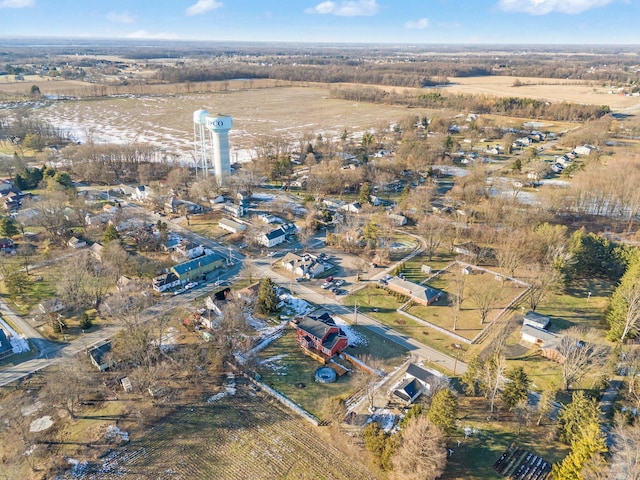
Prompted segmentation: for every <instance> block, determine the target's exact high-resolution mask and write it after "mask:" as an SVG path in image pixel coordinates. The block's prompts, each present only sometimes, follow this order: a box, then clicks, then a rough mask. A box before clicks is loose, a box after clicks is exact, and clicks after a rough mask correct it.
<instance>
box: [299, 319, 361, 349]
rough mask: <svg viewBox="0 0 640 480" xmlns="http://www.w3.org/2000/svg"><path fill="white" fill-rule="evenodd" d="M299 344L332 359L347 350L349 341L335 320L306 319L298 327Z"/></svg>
mask: <svg viewBox="0 0 640 480" xmlns="http://www.w3.org/2000/svg"><path fill="white" fill-rule="evenodd" d="M297 329H298V331H297V334H298V342H299V343H300V346H301V347H303V348H306V349H309V350H312V349H314V350H318V351H319V352H321V353H322V354H323V355H326V356H327V357H329V358H331V357H333V356H334V355H337V354H338V353H340V352H341V351H342V350H344V349H345V348H347V346H348V345H349V341H348V339H347V336H346V335H345V334H344V333H343V332H342V330H340V327H338V326H337V325H335V324H334V323H333V320H331V319H330V320H327V321H324V322H323V321H321V320H316V319H313V318H310V317H304V318H303V319H302V320H300V323H298V325H297Z"/></svg>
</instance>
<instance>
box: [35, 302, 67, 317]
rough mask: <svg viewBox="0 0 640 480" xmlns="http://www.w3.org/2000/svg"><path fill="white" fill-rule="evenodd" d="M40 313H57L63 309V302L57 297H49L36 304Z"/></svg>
mask: <svg viewBox="0 0 640 480" xmlns="http://www.w3.org/2000/svg"><path fill="white" fill-rule="evenodd" d="M38 309H39V310H40V312H41V313H43V314H45V315H47V314H49V313H57V312H60V311H62V310H64V303H62V300H60V299H59V298H49V299H48V300H44V301H43V302H40V304H38Z"/></svg>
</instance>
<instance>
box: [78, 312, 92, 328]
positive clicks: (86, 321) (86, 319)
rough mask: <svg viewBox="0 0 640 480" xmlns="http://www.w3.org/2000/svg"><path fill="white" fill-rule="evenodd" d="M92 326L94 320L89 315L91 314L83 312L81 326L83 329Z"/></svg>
mask: <svg viewBox="0 0 640 480" xmlns="http://www.w3.org/2000/svg"><path fill="white" fill-rule="evenodd" d="M92 326H93V322H91V318H90V317H89V314H87V313H83V314H82V318H81V319H80V328H81V329H82V330H88V329H89V328H91V327H92Z"/></svg>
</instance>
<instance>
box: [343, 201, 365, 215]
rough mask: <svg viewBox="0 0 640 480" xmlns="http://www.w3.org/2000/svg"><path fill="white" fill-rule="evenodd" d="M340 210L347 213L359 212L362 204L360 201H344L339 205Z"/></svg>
mask: <svg viewBox="0 0 640 480" xmlns="http://www.w3.org/2000/svg"><path fill="white" fill-rule="evenodd" d="M340 210H344V211H345V212H349V213H360V212H361V211H362V205H360V202H351V203H345V204H344V205H342V206H341V207H340Z"/></svg>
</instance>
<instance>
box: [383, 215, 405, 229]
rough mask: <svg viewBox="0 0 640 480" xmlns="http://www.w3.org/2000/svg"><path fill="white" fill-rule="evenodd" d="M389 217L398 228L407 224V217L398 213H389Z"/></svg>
mask: <svg viewBox="0 0 640 480" xmlns="http://www.w3.org/2000/svg"><path fill="white" fill-rule="evenodd" d="M387 216H388V217H389V219H390V220H391V221H392V222H393V223H394V224H395V225H396V226H398V227H401V226H402V225H406V224H407V217H405V216H404V215H400V214H398V213H388V214H387Z"/></svg>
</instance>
